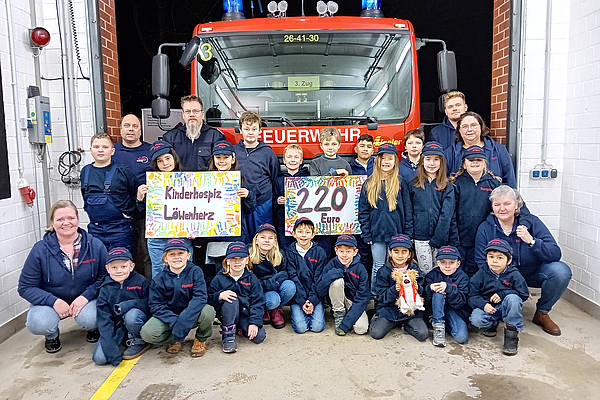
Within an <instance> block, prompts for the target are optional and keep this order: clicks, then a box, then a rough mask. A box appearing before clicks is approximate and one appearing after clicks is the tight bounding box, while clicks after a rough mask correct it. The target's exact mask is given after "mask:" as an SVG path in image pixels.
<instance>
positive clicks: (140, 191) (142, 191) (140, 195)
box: [136, 185, 148, 201]
mask: <svg viewBox="0 0 600 400" xmlns="http://www.w3.org/2000/svg"><path fill="white" fill-rule="evenodd" d="M146 193H148V185H140V186H138V190H137V196H136V197H137V199H138V201H142V200H144V196H146Z"/></svg>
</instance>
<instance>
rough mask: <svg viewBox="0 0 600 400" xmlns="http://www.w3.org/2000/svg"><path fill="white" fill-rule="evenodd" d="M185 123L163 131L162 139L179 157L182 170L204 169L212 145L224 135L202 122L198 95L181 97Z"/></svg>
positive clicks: (206, 165)
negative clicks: (165, 131)
mask: <svg viewBox="0 0 600 400" xmlns="http://www.w3.org/2000/svg"><path fill="white" fill-rule="evenodd" d="M181 109H182V111H183V121H184V122H185V125H179V126H176V127H175V128H173V129H171V130H170V131H169V132H167V133H165V134H164V136H163V140H165V141H167V142H169V143H170V144H171V145H172V146H173V148H174V149H175V152H177V155H178V156H179V158H180V159H181V166H182V169H183V170H184V171H206V170H208V164H209V162H210V157H211V154H212V148H213V145H214V144H215V143H216V142H217V141H219V140H225V136H224V135H223V134H222V133H221V132H220V131H219V130H218V129H215V128H213V127H211V126H208V125H206V124H205V123H204V107H203V105H202V100H201V99H200V98H199V97H198V96H194V95H190V96H184V97H182V98H181Z"/></svg>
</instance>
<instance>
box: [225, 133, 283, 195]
mask: <svg viewBox="0 0 600 400" xmlns="http://www.w3.org/2000/svg"><path fill="white" fill-rule="evenodd" d="M233 150H234V151H235V157H236V158H237V162H238V169H239V170H240V171H241V172H242V176H243V177H244V180H245V184H246V185H247V186H246V187H247V188H248V189H249V190H253V191H254V193H255V194H256V206H257V207H258V206H261V205H263V204H264V203H266V202H267V201H269V200H272V199H273V192H274V188H275V181H276V180H277V175H279V171H280V170H281V168H280V167H279V160H278V159H277V156H276V155H275V153H274V152H273V149H271V147H270V146H268V145H267V144H265V142H261V141H259V142H258V146H256V147H254V148H251V149H247V148H246V146H245V145H244V141H243V140H240V141H239V143H237V144H234V145H233Z"/></svg>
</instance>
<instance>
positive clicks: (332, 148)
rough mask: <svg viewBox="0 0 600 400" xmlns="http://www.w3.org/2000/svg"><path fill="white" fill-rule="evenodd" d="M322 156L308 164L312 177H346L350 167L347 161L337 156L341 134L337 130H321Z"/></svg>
mask: <svg viewBox="0 0 600 400" xmlns="http://www.w3.org/2000/svg"><path fill="white" fill-rule="evenodd" d="M319 141H320V142H321V149H322V150H323V154H322V155H321V156H320V157H316V158H314V159H313V160H312V162H311V163H310V174H311V175H312V176H332V175H333V176H338V175H341V176H348V175H350V171H352V167H350V164H349V163H348V161H346V160H344V159H343V158H342V157H340V156H338V154H337V152H338V150H339V149H340V146H341V145H342V134H341V132H340V130H339V129H337V128H323V129H322V130H321V133H320V134H319Z"/></svg>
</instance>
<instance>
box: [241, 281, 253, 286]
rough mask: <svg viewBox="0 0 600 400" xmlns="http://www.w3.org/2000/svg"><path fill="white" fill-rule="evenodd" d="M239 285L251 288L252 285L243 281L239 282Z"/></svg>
mask: <svg viewBox="0 0 600 400" xmlns="http://www.w3.org/2000/svg"><path fill="white" fill-rule="evenodd" d="M240 283H241V284H242V285H244V286H251V285H252V284H251V283H250V282H244V281H240Z"/></svg>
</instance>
